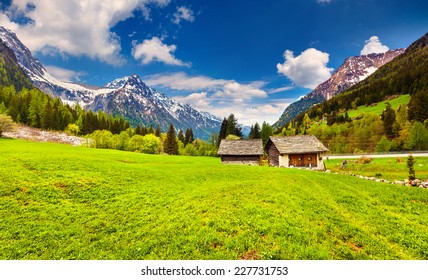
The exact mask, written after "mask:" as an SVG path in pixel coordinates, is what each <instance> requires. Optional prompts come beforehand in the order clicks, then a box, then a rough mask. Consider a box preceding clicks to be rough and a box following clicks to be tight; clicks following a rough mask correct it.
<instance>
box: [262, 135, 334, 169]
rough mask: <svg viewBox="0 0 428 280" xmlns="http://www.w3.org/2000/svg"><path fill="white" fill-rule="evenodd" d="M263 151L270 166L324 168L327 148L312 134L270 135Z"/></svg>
mask: <svg viewBox="0 0 428 280" xmlns="http://www.w3.org/2000/svg"><path fill="white" fill-rule="evenodd" d="M265 151H266V153H267V154H268V156H269V165H270V166H280V167H306V168H313V169H319V170H323V169H324V161H323V155H324V154H325V153H326V152H328V151H329V150H328V149H327V148H326V147H325V146H324V145H323V144H322V143H321V141H319V140H318V139H317V138H316V137H315V136H314V135H295V136H271V137H270V138H269V140H268V142H267V143H266V147H265Z"/></svg>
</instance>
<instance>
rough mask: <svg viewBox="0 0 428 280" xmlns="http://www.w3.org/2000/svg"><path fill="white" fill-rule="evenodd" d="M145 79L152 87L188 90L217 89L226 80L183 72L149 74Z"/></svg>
mask: <svg viewBox="0 0 428 280" xmlns="http://www.w3.org/2000/svg"><path fill="white" fill-rule="evenodd" d="M145 81H146V82H147V84H148V85H150V86H153V87H156V86H160V87H167V88H171V89H174V90H189V91H198V90H211V91H212V90H217V89H219V88H221V87H222V86H223V85H224V84H225V83H227V82H228V80H223V79H213V78H210V77H207V76H188V75H187V74H186V73H184V72H176V73H171V74H167V75H164V74H156V75H151V76H148V77H146V79H145Z"/></svg>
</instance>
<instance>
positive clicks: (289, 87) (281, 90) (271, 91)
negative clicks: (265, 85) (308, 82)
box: [267, 86, 294, 94]
mask: <svg viewBox="0 0 428 280" xmlns="http://www.w3.org/2000/svg"><path fill="white" fill-rule="evenodd" d="M293 88H294V87H292V86H286V87H280V88H271V89H269V90H268V91H267V92H268V93H269V94H273V93H278V92H284V91H288V90H292V89H293Z"/></svg>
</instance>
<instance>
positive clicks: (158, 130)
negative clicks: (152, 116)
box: [155, 125, 162, 137]
mask: <svg viewBox="0 0 428 280" xmlns="http://www.w3.org/2000/svg"><path fill="white" fill-rule="evenodd" d="M161 133H162V132H161V129H160V126H159V125H158V126H157V127H156V131H155V135H156V136H157V137H160V136H161Z"/></svg>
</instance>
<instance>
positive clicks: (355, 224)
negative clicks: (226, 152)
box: [0, 139, 428, 260]
mask: <svg viewBox="0 0 428 280" xmlns="http://www.w3.org/2000/svg"><path fill="white" fill-rule="evenodd" d="M0 214H1V221H0V259H125V260H129V259H159V260H162V259H186V260H190V259H428V238H427V232H428V191H427V190H425V189H418V188H410V189H409V188H407V187H401V186H395V185H394V186H393V185H388V184H382V183H375V182H371V181H366V180H360V179H357V178H355V177H351V176H346V175H340V174H326V173H322V172H316V171H310V170H298V169H284V168H271V167H258V166H237V165H222V164H221V163H220V160H219V159H218V158H208V157H184V156H162V155H145V154H139V153H131V152H121V151H114V150H99V149H89V148H82V147H71V146H66V145H59V144H47V143H33V142H26V141H21V140H9V139H0Z"/></svg>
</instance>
